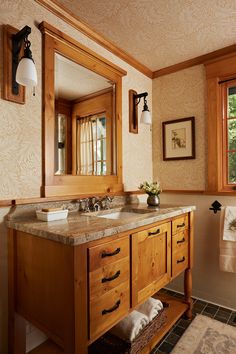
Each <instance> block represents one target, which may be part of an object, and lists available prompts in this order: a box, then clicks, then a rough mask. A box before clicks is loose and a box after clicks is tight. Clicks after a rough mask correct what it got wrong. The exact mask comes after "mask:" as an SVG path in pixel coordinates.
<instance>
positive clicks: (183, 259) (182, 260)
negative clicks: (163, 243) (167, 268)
mask: <svg viewBox="0 0 236 354" xmlns="http://www.w3.org/2000/svg"><path fill="white" fill-rule="evenodd" d="M184 261H185V257H184V256H183V258H182V259H178V260H177V263H182V262H184Z"/></svg>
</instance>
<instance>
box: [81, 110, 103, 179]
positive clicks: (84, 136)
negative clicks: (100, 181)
mask: <svg viewBox="0 0 236 354" xmlns="http://www.w3.org/2000/svg"><path fill="white" fill-rule="evenodd" d="M106 139H107V131H106V117H105V116H104V114H101V115H93V116H88V117H84V118H78V119H77V149H76V151H77V174H79V175H97V176H100V175H106V174H107V158H106Z"/></svg>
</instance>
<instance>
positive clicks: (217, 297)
mask: <svg viewBox="0 0 236 354" xmlns="http://www.w3.org/2000/svg"><path fill="white" fill-rule="evenodd" d="M215 200H218V201H219V202H220V203H221V204H222V205H223V206H226V205H233V206H236V198H235V197H226V196H214V195H209V196H203V195H179V194H175V195H174V194H167V193H166V194H165V193H163V195H161V202H162V203H171V204H177V205H180V204H182V205H196V207H197V210H196V212H195V233H194V234H195V240H194V267H193V295H194V296H196V297H199V298H201V299H204V300H207V301H209V302H212V303H216V304H220V305H222V306H226V307H229V308H231V309H234V310H236V296H235V294H236V274H234V273H229V272H222V271H220V270H219V228H220V215H221V213H220V212H219V213H217V214H214V213H213V211H210V210H209V208H210V206H211V204H212V203H213V202H214V201H215ZM168 287H169V288H172V289H174V290H177V291H180V292H183V277H178V278H177V279H176V280H175V281H173V283H172V284H170V285H168Z"/></svg>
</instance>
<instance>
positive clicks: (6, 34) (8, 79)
mask: <svg viewBox="0 0 236 354" xmlns="http://www.w3.org/2000/svg"><path fill="white" fill-rule="evenodd" d="M17 32H18V29H16V28H14V27H12V26H10V25H3V87H2V98H3V99H4V100H7V101H11V102H15V103H20V104H24V103H25V88H24V86H22V85H19V93H18V95H14V94H13V93H12V41H11V38H12V35H13V34H15V33H17ZM20 54H23V48H21V51H20Z"/></svg>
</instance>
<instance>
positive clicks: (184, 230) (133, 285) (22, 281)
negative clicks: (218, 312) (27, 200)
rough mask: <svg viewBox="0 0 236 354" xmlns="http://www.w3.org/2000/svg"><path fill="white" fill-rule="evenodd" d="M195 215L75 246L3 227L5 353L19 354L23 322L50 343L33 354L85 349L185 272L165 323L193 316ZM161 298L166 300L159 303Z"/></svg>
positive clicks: (74, 353) (83, 352) (79, 352)
mask: <svg viewBox="0 0 236 354" xmlns="http://www.w3.org/2000/svg"><path fill="white" fill-rule="evenodd" d="M192 253H193V212H190V213H186V214H184V215H180V216H177V217H174V218H168V219H165V220H163V221H161V222H156V223H153V224H150V225H146V226H142V227H139V228H136V229H133V230H129V231H127V232H123V233H121V234H118V235H115V236H110V237H106V238H103V239H100V240H95V241H92V242H87V243H83V244H81V245H78V246H70V245H65V244H62V243H60V242H55V241H52V240H49V239H45V238H41V237H37V236H34V235H31V234H29V233H25V232H22V231H17V230H13V229H9V353H11V354H23V353H25V350H26V348H25V320H28V321H30V322H31V323H32V324H33V325H34V326H36V327H38V328H39V329H40V330H42V331H43V332H44V333H45V334H46V335H47V336H48V338H49V339H48V341H47V342H46V343H44V344H42V345H40V346H39V347H38V348H36V349H34V350H32V351H31V354H33V353H34V354H40V353H44V354H45V353H47V354H50V353H52V354H53V353H65V354H87V353H88V347H89V345H90V344H91V343H93V342H94V341H95V340H96V339H97V338H99V337H100V336H101V335H102V334H104V333H105V332H106V331H108V330H109V329H110V328H111V327H112V326H114V325H115V324H116V323H117V322H119V321H120V320H121V319H122V318H123V317H125V316H126V315H128V313H129V312H131V311H133V310H134V309H135V308H136V307H137V306H138V305H139V304H141V303H143V302H144V301H145V300H146V299H147V298H148V297H149V296H152V295H154V294H155V293H156V292H157V291H158V290H160V289H161V288H162V287H164V286H165V285H167V284H168V283H169V282H170V281H171V280H172V279H173V278H174V277H176V276H177V275H178V274H180V273H181V272H183V271H185V277H184V292H185V300H184V301H183V302H181V301H180V300H178V299H169V300H167V301H169V302H170V303H171V306H170V308H169V309H168V314H167V317H168V321H167V324H166V325H165V326H164V327H163V328H162V329H161V331H160V332H159V333H158V334H157V335H156V337H155V338H154V339H153V340H152V341H151V342H150V343H149V345H148V346H147V347H146V349H145V350H144V351H142V354H147V353H150V352H151V350H152V349H153V347H154V346H155V345H156V343H157V342H158V341H159V340H160V339H161V338H162V337H163V336H164V334H165V333H166V332H167V331H168V330H169V329H170V328H171V326H173V324H174V323H175V321H177V319H178V318H179V317H180V316H181V315H182V314H183V313H184V312H186V314H187V316H189V317H191V309H192V304H191V290H192V278H191V268H192ZM164 300H166V299H164Z"/></svg>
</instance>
